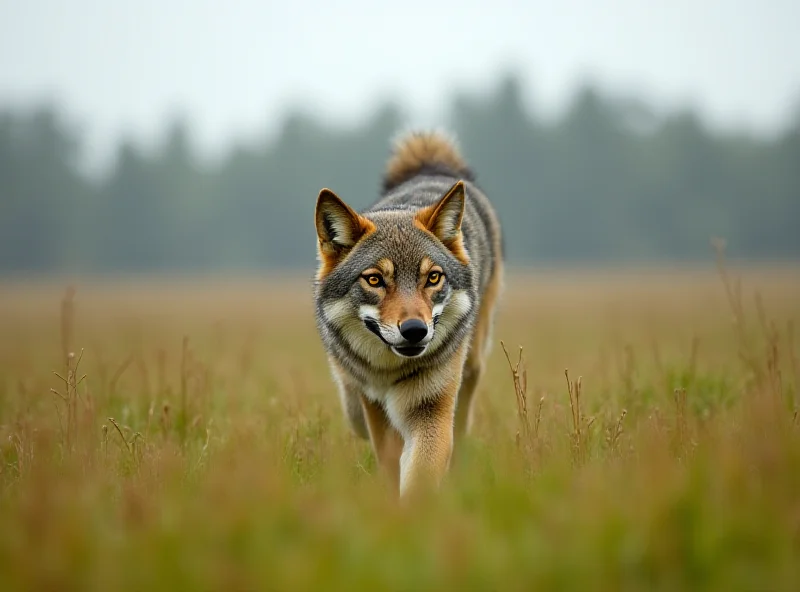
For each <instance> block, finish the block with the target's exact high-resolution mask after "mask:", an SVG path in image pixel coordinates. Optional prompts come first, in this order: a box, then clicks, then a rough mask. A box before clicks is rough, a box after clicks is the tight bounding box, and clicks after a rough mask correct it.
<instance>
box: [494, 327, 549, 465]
mask: <svg viewBox="0 0 800 592" xmlns="http://www.w3.org/2000/svg"><path fill="white" fill-rule="evenodd" d="M500 346H501V347H502V348H503V352H504V353H505V355H506V360H507V361H508V367H509V369H510V370H511V378H512V380H513V382H514V394H515V395H516V399H517V417H518V418H519V423H520V426H521V429H522V435H520V433H519V432H517V444H518V445H520V444H521V440H524V448H525V451H526V453H530V452H531V451H532V450H533V449H534V440H535V439H536V438H537V437H538V432H539V420H540V419H541V412H542V404H543V402H544V397H542V398H541V399H540V401H539V407H538V409H537V412H536V420H535V423H534V428H533V429H531V423H530V419H529V418H528V371H527V370H526V369H525V368H524V367H523V366H522V365H523V358H522V347H520V348H519V358H518V359H517V363H516V364H514V363H513V362H512V361H511V356H509V354H508V350H507V349H506V344H505V342H503V341H500ZM521 367H522V370H520V368H521Z"/></svg>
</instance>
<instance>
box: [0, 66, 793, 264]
mask: <svg viewBox="0 0 800 592" xmlns="http://www.w3.org/2000/svg"><path fill="white" fill-rule="evenodd" d="M442 123H443V127H446V128H447V129H448V130H450V131H452V132H453V133H455V134H456V136H457V138H458V140H459V143H460V145H461V148H462V151H463V152H464V154H465V156H466V157H467V159H468V160H469V161H470V163H471V164H472V165H473V167H474V169H475V170H476V172H477V175H478V182H479V184H480V185H481V186H482V187H484V188H485V189H486V190H487V191H488V192H489V194H490V196H491V197H492V199H493V200H494V202H495V204H496V206H497V209H498V211H499V214H500V217H501V219H502V222H503V223H504V226H505V231H506V245H507V255H508V259H509V262H510V263H512V264H515V265H562V264H565V263H570V262H573V263H596V264H601V263H611V262H615V263H616V262H643V261H670V262H689V261H697V260H707V259H709V258H710V257H711V256H712V250H711V248H710V246H709V241H710V239H711V238H712V237H715V236H719V237H723V238H725V239H726V240H727V242H728V249H729V252H730V254H731V256H733V257H737V258H740V259H741V258H747V259H756V260H767V259H769V260H776V259H784V260H786V259H789V260H796V259H797V258H798V256H800V232H798V223H800V111H798V112H797V114H796V116H795V118H794V120H793V122H792V124H791V125H790V126H788V128H787V129H785V130H784V131H783V133H781V134H779V135H777V136H776V137H772V138H763V137H757V136H755V135H751V134H745V133H738V132H737V133H734V132H727V133H722V132H712V131H710V130H709V129H708V128H707V126H705V125H704V122H703V121H702V120H701V118H700V117H699V116H698V115H696V114H695V113H694V112H692V111H691V110H679V111H676V112H672V113H668V114H662V115H656V114H655V112H654V110H653V109H652V108H651V107H649V106H648V105H647V104H645V103H644V102H642V101H639V100H635V99H629V98H619V97H611V96H608V95H606V94H605V93H603V92H602V91H601V90H599V89H598V88H597V87H595V86H592V85H586V86H583V87H581V88H580V89H578V90H577V91H576V92H575V94H574V96H573V99H572V101H571V104H570V105H569V107H568V108H567V110H566V112H565V114H564V115H563V116H561V117H559V118H557V119H550V120H546V119H545V118H542V117H539V116H537V115H536V114H535V113H532V112H531V110H530V109H528V108H527V107H526V105H525V104H524V101H523V98H522V87H521V79H520V78H519V77H517V76H506V77H504V78H503V79H501V80H500V82H499V84H497V86H496V87H495V88H494V89H493V90H492V91H491V92H490V93H488V94H486V95H482V96H473V95H470V94H468V93H464V92H457V93H455V94H454V95H453V97H452V100H450V102H449V104H448V113H447V120H445V121H443V122H442ZM403 128H404V115H403V110H402V108H401V107H400V106H398V105H391V104H387V105H384V106H383V107H381V108H380V109H377V110H376V111H375V112H374V113H372V114H369V115H367V116H365V117H364V119H363V120H362V121H361V122H360V124H359V125H357V126H353V127H349V128H348V127H342V126H340V127H334V126H330V125H326V124H323V123H321V122H320V121H319V120H318V119H316V118H315V117H313V116H311V115H309V114H306V113H302V112H297V113H294V114H290V115H288V116H287V117H286V118H285V119H284V121H283V122H282V126H281V128H280V131H279V133H278V134H277V135H276V136H274V137H271V138H270V139H269V140H267V139H265V140H263V141H261V142H256V143H254V144H250V145H239V146H237V147H235V148H234V149H232V150H230V151H229V152H228V153H227V154H226V156H225V157H224V158H223V159H220V160H218V161H216V162H213V163H211V164H202V163H201V162H200V160H199V159H198V158H197V156H196V152H195V149H194V147H193V145H192V133H191V129H190V126H189V125H188V124H186V123H184V122H181V121H176V122H173V123H172V124H171V125H170V126H169V127H168V129H167V130H166V133H165V136H164V141H163V143H162V144H161V145H160V147H158V148H157V149H153V150H150V151H145V150H143V149H142V148H140V147H139V146H137V145H136V143H134V142H132V141H123V142H122V143H121V144H120V145H119V146H118V148H117V153H116V156H115V160H114V165H113V167H111V169H110V170H108V171H107V172H106V173H105V174H103V175H101V176H99V177H96V176H91V175H89V174H86V173H82V172H81V167H80V166H79V162H80V157H81V154H82V152H81V138H80V134H79V133H78V132H77V131H76V128H75V127H74V126H72V125H71V124H70V123H69V121H67V120H66V118H65V116H64V114H63V113H62V112H61V111H60V110H59V109H57V108H53V107H51V106H42V107H38V108H31V109H28V110H26V111H20V110H15V111H9V110H5V111H0V193H1V195H0V273H5V274H8V273H14V272H34V273H47V272H60V271H72V272H75V271H77V272H117V271H119V272H127V271H136V272H151V271H225V270H238V271H259V270H272V269H281V268H283V269H285V268H308V269H311V268H312V267H313V266H314V264H315V261H314V257H315V250H314V249H315V232H314V224H313V210H314V203H315V199H316V196H317V193H318V191H319V189H320V188H321V187H330V188H332V189H334V190H335V191H336V192H337V193H338V194H339V195H340V196H341V197H342V198H343V199H345V200H346V201H348V202H350V203H351V204H353V205H354V206H356V207H364V206H366V205H368V204H369V203H370V202H372V201H373V200H374V199H375V198H376V197H377V195H378V190H379V186H380V180H381V179H380V176H381V174H382V171H383V165H384V162H385V160H386V158H387V156H388V152H389V149H390V140H391V138H392V137H393V136H394V135H395V134H396V133H397V132H398V131H399V130H402V129H403ZM264 137H266V134H264Z"/></svg>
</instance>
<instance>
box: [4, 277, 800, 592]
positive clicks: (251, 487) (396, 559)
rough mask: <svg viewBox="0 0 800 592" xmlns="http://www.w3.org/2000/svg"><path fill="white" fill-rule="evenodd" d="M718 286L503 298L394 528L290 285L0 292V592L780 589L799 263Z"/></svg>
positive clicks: (789, 571) (784, 579)
mask: <svg viewBox="0 0 800 592" xmlns="http://www.w3.org/2000/svg"><path fill="white" fill-rule="evenodd" d="M729 274H730V277H729V279H728V283H727V288H728V290H726V282H725V281H724V280H723V278H722V276H721V275H720V274H719V273H718V271H717V270H715V269H713V268H710V269H708V270H698V271H691V272H689V271H673V270H657V271H651V272H649V273H647V274H641V273H640V274H635V273H622V272H616V273H615V272H608V273H603V272H601V271H595V272H592V273H577V272H573V273H567V272H564V273H555V272H553V273H539V274H528V275H519V274H518V275H514V276H512V277H510V278H509V280H508V282H507V290H506V294H505V297H504V299H503V301H502V308H501V313H500V317H499V322H498V325H497V327H496V331H495V341H494V343H495V347H494V350H493V353H492V356H491V362H490V367H489V369H488V372H487V374H486V376H485V379H484V380H483V382H482V384H481V386H480V387H479V400H478V403H477V407H476V416H475V424H474V432H473V437H472V439H471V441H470V442H469V446H468V447H466V448H465V449H464V450H461V451H460V455H459V458H458V463H457V464H456V466H454V467H453V471H452V473H451V474H450V476H449V478H448V480H447V482H446V483H445V485H444V487H443V489H442V490H441V491H440V492H439V494H438V495H437V496H434V497H431V498H430V499H423V500H420V503H419V505H417V506H414V507H408V506H401V505H398V504H397V503H396V501H395V500H394V499H393V497H392V495H391V493H390V492H389V491H387V488H386V487H385V482H384V480H383V479H382V476H381V473H380V472H379V471H378V470H377V469H376V465H375V461H374V459H373V458H372V456H371V453H370V450H369V448H368V446H367V444H366V443H365V442H363V441H361V440H358V439H357V438H355V437H354V436H351V434H350V433H349V432H348V430H347V429H346V427H345V422H344V419H343V417H342V414H341V412H340V410H339V407H338V399H337V397H336V394H335V391H334V386H333V383H332V381H331V379H330V377H329V374H328V368H327V365H326V362H325V357H324V355H323V351H322V347H321V345H320V343H319V341H318V339H317V337H316V333H315V329H314V324H313V318H312V303H311V296H310V289H309V284H308V281H304V280H297V279H274V280H261V281H255V280H253V281H249V282H248V281H235V282H234V281H231V282H222V281H214V282H207V283H204V282H202V281H199V280H198V281H184V282H178V281H177V280H175V281H172V282H167V281H161V280H152V281H146V282H145V281H143V280H140V281H132V280H131V281H127V282H122V281H120V282H115V283H113V284H103V283H97V282H94V283H92V282H88V281H87V282H77V283H76V284H75V287H76V292H75V293H74V295H73V296H72V297H71V298H70V297H65V285H64V284H62V283H57V282H52V283H39V284H30V285H24V284H5V285H3V286H2V287H0V590H4V591H11V590H137V591H141V590H147V591H151V590H152V591H158V590H209V591H210V590H226V591H228V590H361V589H364V590H408V591H418V590H429V589H436V590H445V589H446V590H532V589H539V590H555V589H576V590H578V589H580V590H698V589H706V590H725V591H731V590H797V589H800V419H798V417H797V411H796V409H797V405H798V404H800V396H799V395H800V393H798V381H799V380H800V377H799V376H798V374H799V373H800V362H799V361H798V359H800V351H799V348H798V345H797V343H796V342H795V341H794V340H795V337H794V332H793V328H792V327H793V326H794V325H793V322H794V323H797V321H798V319H800V269H798V268H786V267H784V268H782V269H773V270H766V269H762V270H753V269H750V270H737V271H730V272H729ZM737 278H741V290H737V288H736V279H737ZM501 340H502V341H503V342H504V343H505V346H506V348H507V350H508V353H509V356H510V358H511V360H512V363H513V365H514V366H516V363H517V358H518V355H519V346H522V347H523V348H524V352H523V355H524V361H523V363H522V365H521V366H520V368H519V380H518V381H517V382H515V380H514V376H513V374H512V372H511V370H510V368H509V363H508V361H507V360H506V358H505V356H504V353H503V349H502V347H501V346H500V341H501ZM73 354H74V355H73ZM565 369H568V376H569V382H570V385H569V387H568V380H567V377H566V376H565ZM56 373H57V374H56ZM84 376H85V378H84ZM51 389H53V390H54V391H56V392H53V390H51ZM578 391H579V392H578ZM570 393H572V394H570ZM576 395H579V396H576Z"/></svg>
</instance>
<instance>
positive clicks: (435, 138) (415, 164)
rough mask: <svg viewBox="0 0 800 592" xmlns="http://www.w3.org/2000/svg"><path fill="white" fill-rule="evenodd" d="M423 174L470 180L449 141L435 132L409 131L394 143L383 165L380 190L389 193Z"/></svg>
mask: <svg viewBox="0 0 800 592" xmlns="http://www.w3.org/2000/svg"><path fill="white" fill-rule="evenodd" d="M424 173H428V174H444V175H449V176H453V177H459V178H462V179H465V180H468V181H472V180H474V179H473V173H472V171H471V170H470V168H469V167H468V166H467V163H466V162H465V161H464V159H463V158H462V156H461V154H460V153H459V151H458V147H457V146H456V145H455V142H454V141H453V140H451V139H449V138H447V137H446V136H445V135H444V134H442V133H439V132H413V133H410V134H408V135H405V136H403V137H401V138H400V139H399V140H398V141H397V142H396V143H395V146H394V151H393V152H392V155H391V157H389V161H388V162H387V163H386V172H385V174H384V177H383V189H384V191H389V190H390V189H393V188H394V187H397V186H398V185H400V184H401V183H405V182H406V181H408V180H409V179H411V178H413V177H415V176H417V175H419V174H424Z"/></svg>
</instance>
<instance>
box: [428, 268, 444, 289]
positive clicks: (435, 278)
mask: <svg viewBox="0 0 800 592" xmlns="http://www.w3.org/2000/svg"><path fill="white" fill-rule="evenodd" d="M441 280H442V274H441V273H439V272H438V271H432V272H430V273H429V274H428V285H429V286H435V285H436V284H438V283H439V282H440V281H441Z"/></svg>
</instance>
